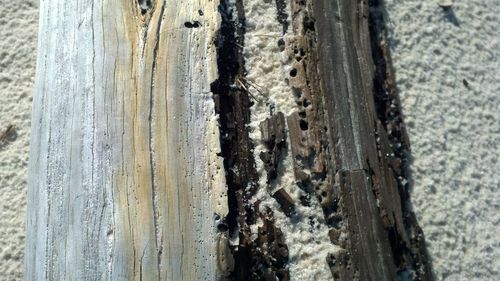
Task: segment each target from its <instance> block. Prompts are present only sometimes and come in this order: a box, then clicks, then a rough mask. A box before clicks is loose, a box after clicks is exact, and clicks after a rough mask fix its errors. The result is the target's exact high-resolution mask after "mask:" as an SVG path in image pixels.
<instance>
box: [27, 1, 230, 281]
mask: <svg viewBox="0 0 500 281" xmlns="http://www.w3.org/2000/svg"><path fill="white" fill-rule="evenodd" d="M217 5H218V3H217V1H211V0H169V1H162V0H156V1H154V0H153V1H151V2H150V1H146V0H139V1H134V0H119V1H108V0H95V1H91V0H84V1H65V0H41V5H40V9H41V12H40V24H39V46H38V50H39V51H38V62H37V64H38V66H37V67H38V69H37V78H36V81H37V82H36V91H35V95H34V101H33V123H32V126H33V130H32V141H31V152H30V166H29V187H28V221H27V247H26V271H25V280H33V281H35V280H36V281H39V280H216V279H217V277H218V276H220V275H221V274H224V272H223V271H224V265H222V266H220V265H218V264H219V262H218V260H217V246H218V245H219V247H220V244H221V242H220V241H227V239H224V238H221V239H219V237H218V234H217V230H216V228H215V225H216V223H217V222H216V221H215V220H214V217H216V216H214V214H215V213H217V214H219V215H220V216H221V217H223V216H224V215H225V214H226V213H227V203H226V202H227V199H226V195H225V190H226V188H225V178H224V173H223V167H222V161H221V159H220V157H218V156H217V153H218V151H219V150H220V144H219V132H218V128H217V120H216V116H215V115H214V108H213V107H214V105H213V100H212V96H211V93H210V83H211V82H212V81H213V80H215V79H216V78H217V69H216V53H215V47H214V45H213V42H214V37H215V34H216V31H217V30H218V28H219V25H220V19H219V14H218V13H217ZM199 10H200V11H202V12H199ZM194 21H198V22H199V23H200V27H198V28H186V27H185V25H184V23H185V22H194ZM219 240H220V241H219ZM223 246H224V245H222V247H223Z"/></svg>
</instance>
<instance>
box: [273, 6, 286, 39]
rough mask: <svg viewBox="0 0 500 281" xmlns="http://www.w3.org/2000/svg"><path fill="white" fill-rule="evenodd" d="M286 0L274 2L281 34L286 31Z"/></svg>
mask: <svg viewBox="0 0 500 281" xmlns="http://www.w3.org/2000/svg"><path fill="white" fill-rule="evenodd" d="M286 5H287V1H286V0H276V10H277V11H278V15H277V19H278V22H279V23H280V24H281V25H282V26H283V34H285V33H286V31H287V30H288V14H287V13H286Z"/></svg>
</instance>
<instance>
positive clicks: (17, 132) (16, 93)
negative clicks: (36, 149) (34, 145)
mask: <svg viewBox="0 0 500 281" xmlns="http://www.w3.org/2000/svg"><path fill="white" fill-rule="evenodd" d="M37 25H38V1H35V0H22V1H8V0H0V133H2V132H4V130H5V129H6V128H7V126H9V125H14V126H15V127H14V131H13V133H12V134H10V136H9V137H8V138H7V139H6V140H5V141H4V142H1V143H0V280H2V281H3V280H9V281H10V280H21V278H22V269H23V268H22V265H23V257H24V254H23V250H24V237H25V235H24V223H25V213H26V178H27V177H26V170H27V162H28V151H29V137H30V117H31V101H32V99H31V95H32V87H33V82H34V76H35V65H36V45H37Z"/></svg>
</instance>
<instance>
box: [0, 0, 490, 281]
mask: <svg viewBox="0 0 500 281" xmlns="http://www.w3.org/2000/svg"><path fill="white" fill-rule="evenodd" d="M437 2H438V1H437V0H427V1H420V0H404V1H403V0H387V8H388V15H389V18H390V20H391V26H390V28H391V47H392V55H393V60H394V65H395V71H396V78H397V85H398V87H399V89H400V92H401V99H402V103H403V111H404V113H405V116H406V119H405V120H406V123H407V127H408V132H409V135H410V141H411V143H412V156H413V158H414V161H413V165H412V174H413V192H412V198H413V204H414V208H415V211H416V213H417V215H418V218H419V223H420V225H421V226H422V227H423V229H424V233H425V235H426V238H427V242H428V245H429V247H428V248H429V252H430V254H431V256H432V259H433V266H434V269H435V273H436V277H437V280H500V275H499V268H500V235H499V233H500V227H499V225H500V207H499V205H500V194H499V187H500V174H499V172H498V170H499V168H500V165H499V163H498V156H499V155H500V96H499V95H500V82H499V79H500V78H499V77H500V74H499V70H500V18H499V13H500V7H499V6H500V1H498V0H468V1H465V0H463V1H458V2H457V3H456V4H455V5H454V6H453V10H452V11H453V12H454V15H455V18H453V17H452V16H451V12H448V13H444V12H443V11H442V9H441V8H440V7H439V6H438V5H437ZM37 7H38V1H36V0H22V1H7V0H0V133H1V132H3V131H4V130H5V129H6V128H7V126H8V125H10V124H13V125H15V131H14V133H13V134H12V135H11V136H10V137H9V138H8V139H7V141H6V142H4V143H2V144H0V281H3V280H9V281H10V280H21V279H22V265H23V249H24V237H25V235H24V223H25V208H26V202H25V194H26V178H27V177H26V170H27V160H28V150H29V148H28V145H29V133H30V130H29V128H30V116H31V101H32V99H31V94H32V87H33V82H34V81H33V78H34V73H35V62H36V45H37V42H36V36H37V18H38V8H37ZM464 79H465V80H466V81H467V83H465V84H467V86H466V85H464Z"/></svg>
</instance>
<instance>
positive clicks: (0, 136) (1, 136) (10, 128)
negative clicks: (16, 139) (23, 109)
mask: <svg viewBox="0 0 500 281" xmlns="http://www.w3.org/2000/svg"><path fill="white" fill-rule="evenodd" d="M13 131H14V125H12V124H10V125H9V126H7V129H5V131H3V132H2V133H1V134H0V142H3V141H4V140H5V139H6V138H7V137H8V136H9V135H10V133H12V132H13Z"/></svg>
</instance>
